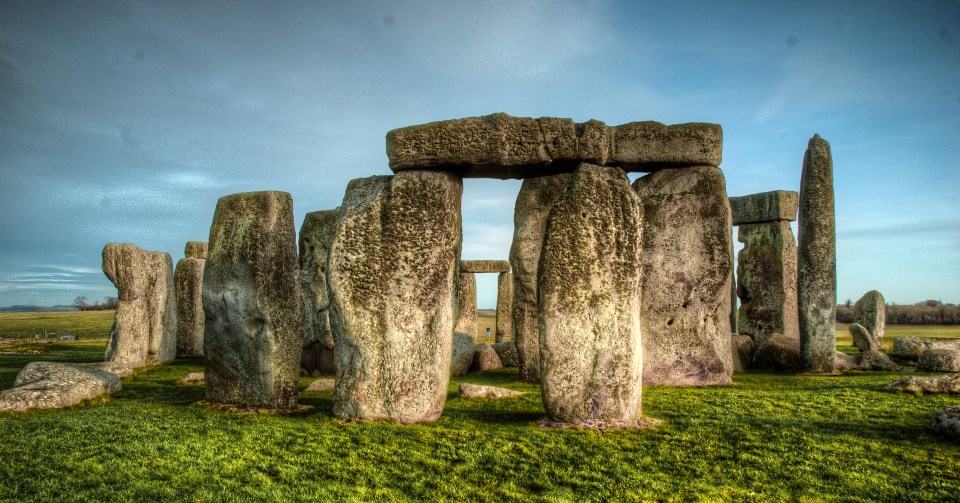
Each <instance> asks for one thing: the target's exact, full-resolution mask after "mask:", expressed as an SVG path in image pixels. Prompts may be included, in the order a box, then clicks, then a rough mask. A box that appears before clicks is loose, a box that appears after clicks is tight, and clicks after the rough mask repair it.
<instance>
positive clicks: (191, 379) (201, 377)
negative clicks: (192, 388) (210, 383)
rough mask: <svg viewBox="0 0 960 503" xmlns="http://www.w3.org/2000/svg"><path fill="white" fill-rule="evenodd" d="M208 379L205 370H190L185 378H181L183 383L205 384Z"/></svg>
mask: <svg viewBox="0 0 960 503" xmlns="http://www.w3.org/2000/svg"><path fill="white" fill-rule="evenodd" d="M206 381H207V378H206V375H205V374H204V373H203V372H190V373H189V374H187V375H186V377H184V378H183V379H180V383H181V384H199V385H203V384H205V383H206Z"/></svg>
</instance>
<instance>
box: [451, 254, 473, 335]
mask: <svg viewBox="0 0 960 503" xmlns="http://www.w3.org/2000/svg"><path fill="white" fill-rule="evenodd" d="M457 290H458V293H457V325H456V327H455V328H454V329H453V330H454V332H462V333H464V334H470V337H473V340H474V341H476V340H477V277H476V275H475V274H473V273H472V272H463V271H461V272H460V281H459V282H458V289H457Z"/></svg>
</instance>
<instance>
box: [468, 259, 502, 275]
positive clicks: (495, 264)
mask: <svg viewBox="0 0 960 503" xmlns="http://www.w3.org/2000/svg"><path fill="white" fill-rule="evenodd" d="M460 272H461V273H464V272H474V273H480V272H510V262H508V261H506V260H461V261H460Z"/></svg>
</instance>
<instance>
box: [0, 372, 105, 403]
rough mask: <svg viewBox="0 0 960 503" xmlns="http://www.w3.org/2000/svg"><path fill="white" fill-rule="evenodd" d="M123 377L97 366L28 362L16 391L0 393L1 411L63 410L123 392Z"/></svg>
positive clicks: (17, 379)
mask: <svg viewBox="0 0 960 503" xmlns="http://www.w3.org/2000/svg"><path fill="white" fill-rule="evenodd" d="M120 387H121V384H120V378H119V377H117V375H116V374H114V373H113V372H111V371H108V370H105V369H103V368H100V367H99V366H98V364H93V365H89V364H87V365H85V364H73V363H57V362H32V363H28V364H27V365H26V366H25V367H24V368H23V369H22V370H20V372H19V373H18V374H17V378H16V381H15V382H14V384H13V388H11V389H8V390H3V391H0V411H3V412H23V411H26V410H31V409H61V408H64V407H70V406H71V405H76V404H78V403H81V402H83V401H85V400H93V399H95V398H98V397H101V396H104V395H109V394H111V393H115V392H117V391H120Z"/></svg>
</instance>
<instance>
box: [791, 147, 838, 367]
mask: <svg viewBox="0 0 960 503" xmlns="http://www.w3.org/2000/svg"><path fill="white" fill-rule="evenodd" d="M797 234H798V236H797V239H798V246H797V256H798V260H797V264H798V265H797V307H798V312H799V317H800V344H801V348H802V349H801V362H802V365H803V370H805V371H808V372H819V373H832V372H833V371H834V362H835V358H834V353H835V347H836V343H837V338H836V334H835V333H834V326H835V324H836V320H837V253H836V243H837V239H836V223H835V217H834V202H833V160H832V158H831V155H830V144H829V143H827V141H826V140H824V139H823V138H820V136H819V135H814V136H813V138H811V139H810V142H809V144H808V146H807V151H806V153H805V154H804V156H803V173H802V175H801V178H800V215H799V219H798V222H797Z"/></svg>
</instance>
